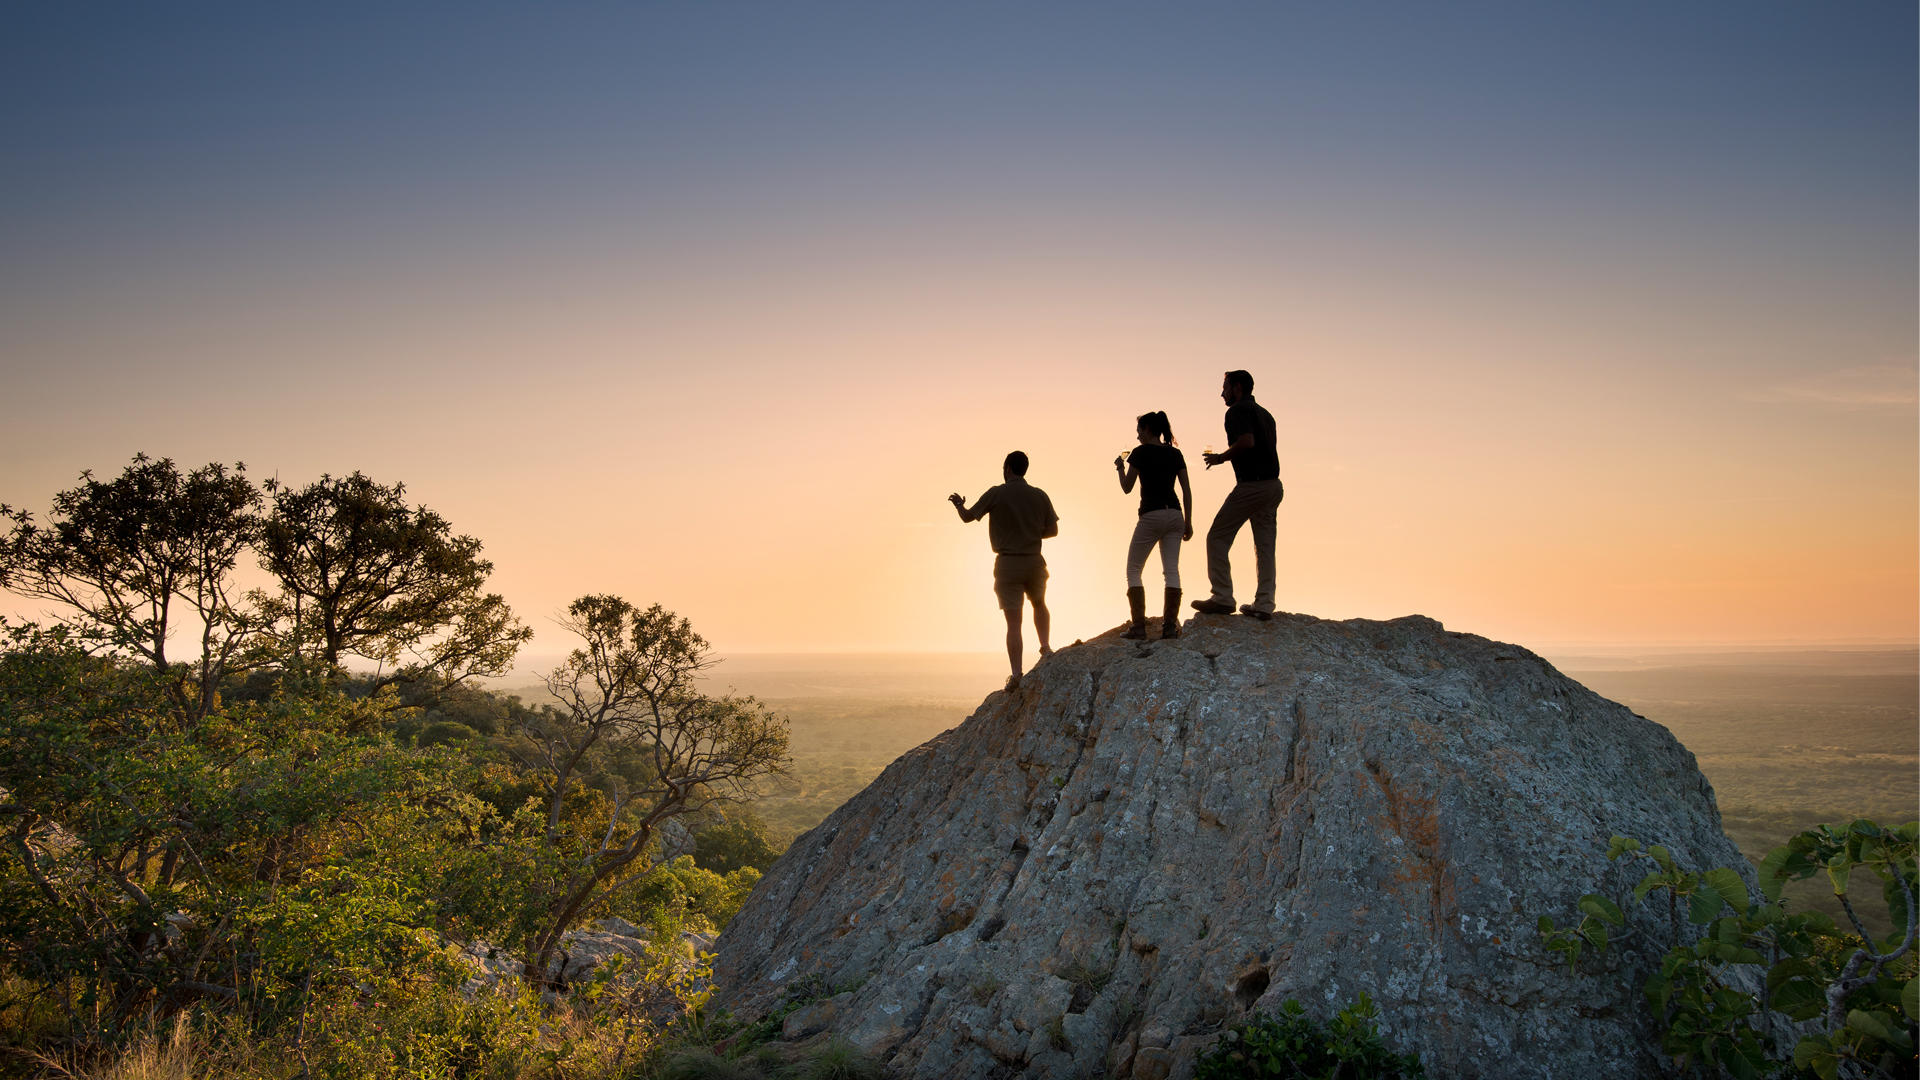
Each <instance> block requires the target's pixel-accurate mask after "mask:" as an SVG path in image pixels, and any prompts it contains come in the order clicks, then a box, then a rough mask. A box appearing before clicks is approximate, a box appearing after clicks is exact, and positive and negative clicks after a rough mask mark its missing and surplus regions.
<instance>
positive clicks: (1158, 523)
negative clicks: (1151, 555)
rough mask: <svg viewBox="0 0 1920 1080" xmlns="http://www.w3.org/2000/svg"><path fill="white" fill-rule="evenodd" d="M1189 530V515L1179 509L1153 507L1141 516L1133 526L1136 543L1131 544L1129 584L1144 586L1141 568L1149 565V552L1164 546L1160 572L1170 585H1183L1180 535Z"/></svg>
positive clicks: (1171, 587)
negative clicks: (1154, 546) (1156, 546)
mask: <svg viewBox="0 0 1920 1080" xmlns="http://www.w3.org/2000/svg"><path fill="white" fill-rule="evenodd" d="M1186 531H1187V516H1186V515H1185V514H1182V513H1181V512H1180V511H1178V510H1150V511H1148V512H1147V513H1144V514H1141V515H1140V524H1138V525H1135V526H1134V527H1133V542H1132V543H1129V544H1128V545H1127V587H1128V588H1130V589H1138V588H1143V587H1145V586H1144V583H1143V582H1142V581H1141V580H1140V570H1141V568H1142V567H1145V566H1146V565H1147V552H1149V551H1152V550H1153V545H1155V544H1159V545H1160V572H1161V574H1163V575H1164V576H1165V577H1166V579H1167V588H1169V589H1177V588H1179V587H1180V534H1181V533H1183V532H1186Z"/></svg>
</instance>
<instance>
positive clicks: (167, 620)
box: [0, 454, 262, 715]
mask: <svg viewBox="0 0 1920 1080" xmlns="http://www.w3.org/2000/svg"><path fill="white" fill-rule="evenodd" d="M80 481H81V482H80V484H79V485H78V486H77V487H73V488H69V489H67V490H66V491H62V492H60V493H59V494H57V495H55V496H54V498H53V511H52V513H51V515H50V516H49V518H48V520H47V522H46V523H45V524H44V525H42V524H36V523H35V521H34V519H33V515H32V514H31V513H28V512H26V511H24V510H17V509H15V508H12V507H8V506H0V521H4V523H5V525H4V531H3V532H0V588H4V589H7V590H9V591H12V592H16V593H20V594H22V595H25V596H32V597H36V598H38V599H42V600H48V601H52V602H53V603H55V604H57V605H59V608H60V611H59V613H58V615H57V618H58V619H59V625H60V626H62V627H63V628H65V629H66V630H67V631H68V632H69V633H70V634H71V635H72V636H73V639H74V640H76V641H83V642H86V643H88V644H89V645H90V646H92V647H95V648H100V647H104V648H107V649H109V650H113V651H115V652H119V653H121V654H124V655H130V656H134V657H137V658H139V659H140V660H142V661H144V662H146V663H148V664H150V665H152V667H153V668H154V670H155V671H156V672H159V673H161V674H163V675H165V676H168V680H167V684H168V686H169V689H170V690H171V692H172V693H173V694H174V695H175V699H176V703H177V704H178V705H179V706H181V707H182V708H185V709H188V710H190V711H192V712H194V713H196V714H199V715H204V714H205V713H206V712H208V711H210V710H211V709H212V707H213V697H214V695H215V693H216V692H217V691H218V689H219V687H220V684H221V683H222V681H224V680H225V679H227V678H228V677H230V676H233V675H236V674H239V673H241V672H243V671H245V670H247V669H248V668H250V667H253V666H257V665H258V663H259V662H260V659H261V656H260V653H259V652H258V650H256V649H255V648H254V645H255V638H256V636H257V634H258V632H259V631H260V629H261V628H262V620H261V618H260V617H259V615H258V614H257V613H256V612H254V611H252V610H250V609H248V608H246V607H245V606H244V605H241V604H239V603H238V602H237V598H236V596H235V595H234V594H235V591H236V590H235V589H234V586H233V585H232V582H231V580H230V575H231V574H232V573H233V570H234V568H235V566H236V565H237V564H238V562H239V559H240V556H241V555H242V553H244V552H245V551H246V550H247V549H248V547H249V546H250V545H251V544H253V543H254V541H255V540H256V539H257V537H258V535H259V529H260V516H259V513H258V511H259V507H260V501H261V497H260V492H259V489H258V488H256V487H255V486H254V484H253V482H252V481H251V480H249V479H247V477H246V466H245V465H236V466H235V467H233V468H232V469H228V468H227V467H226V466H224V465H218V464H213V465H206V466H203V467H201V468H199V469H195V470H194V471H192V472H189V473H182V472H181V471H180V470H179V469H178V468H177V467H175V465H174V463H173V462H172V461H171V460H169V459H166V458H161V459H159V460H158V461H155V460H153V459H151V458H148V457H147V456H146V455H145V454H140V455H136V456H135V457H134V459H133V462H132V463H131V464H129V465H128V466H127V467H126V469H125V470H124V471H123V472H122V473H121V474H120V476H119V477H117V478H115V479H114V480H111V481H100V480H96V479H94V478H93V475H92V474H91V473H82V474H81V475H80ZM183 627H184V628H186V629H188V630H189V631H190V632H191V633H193V634H194V635H195V636H196V638H197V640H196V644H197V645H198V646H199V657H198V659H197V660H196V661H194V662H193V663H191V664H184V663H174V662H172V661H170V660H169V658H168V654H167V647H168V640H169V638H170V637H171V636H172V635H173V633H174V632H175V631H176V630H179V629H182V628H183Z"/></svg>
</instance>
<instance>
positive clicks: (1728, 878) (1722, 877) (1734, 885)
mask: <svg viewBox="0 0 1920 1080" xmlns="http://www.w3.org/2000/svg"><path fill="white" fill-rule="evenodd" d="M1706 878H1707V884H1709V885H1711V886H1713V891H1714V892H1717V893H1719V894H1720V895H1721V896H1723V897H1725V898H1726V901H1727V903H1729V904H1731V905H1733V909H1734V910H1735V911H1739V910H1741V909H1742V908H1745V907H1746V906H1747V899H1748V898H1747V883H1746V882H1744V881H1742V880H1740V875H1739V874H1738V873H1736V872H1735V871H1733V870H1730V869H1728V868H1727V867H1724V866H1721V867H1716V868H1714V869H1712V870H1709V871H1707V873H1706Z"/></svg>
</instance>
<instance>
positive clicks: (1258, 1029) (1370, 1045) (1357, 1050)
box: [1193, 993, 1426, 1080]
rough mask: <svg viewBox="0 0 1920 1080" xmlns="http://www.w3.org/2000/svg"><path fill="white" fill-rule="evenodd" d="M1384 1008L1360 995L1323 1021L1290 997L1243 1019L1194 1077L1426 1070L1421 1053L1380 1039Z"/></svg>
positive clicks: (1357, 1075) (1374, 1078)
mask: <svg viewBox="0 0 1920 1080" xmlns="http://www.w3.org/2000/svg"><path fill="white" fill-rule="evenodd" d="M1379 1014H1380V1010H1379V1008H1378V1007H1376V1006H1375V1005H1374V1003H1373V999H1372V998H1371V997H1369V996H1368V995H1367V994H1365V993H1362V994H1361V995H1360V1000H1358V1001H1356V1002H1354V1003H1353V1004H1352V1005H1349V1006H1347V1007H1346V1008H1344V1009H1341V1010H1340V1011H1339V1012H1337V1013H1335V1014H1334V1016H1333V1019H1331V1020H1329V1021H1326V1022H1324V1023H1323V1022H1321V1021H1320V1020H1317V1019H1315V1018H1313V1017H1310V1016H1308V1015H1307V1011H1306V1009H1305V1008H1304V1007H1303V1006H1301V1004H1300V1003H1299V1002H1298V1001H1294V1000H1292V999H1288V1000H1287V1001H1285V1002H1283V1003H1282V1004H1281V1006H1280V1011H1279V1013H1278V1014H1275V1015H1269V1016H1262V1017H1257V1018H1255V1019H1253V1020H1249V1021H1248V1022H1246V1023H1244V1024H1239V1025H1237V1026H1235V1027H1234V1028H1232V1029H1231V1030H1229V1031H1228V1032H1227V1033H1226V1034H1225V1035H1224V1036H1222V1037H1221V1039H1220V1041H1219V1042H1218V1043H1215V1044H1214V1046H1213V1047H1212V1048H1211V1049H1209V1050H1208V1051H1206V1052H1205V1053H1203V1054H1201V1055H1200V1057H1199V1058H1198V1059H1197V1060H1196V1061H1195V1062H1194V1070H1193V1075H1194V1080H1242V1078H1249V1080H1250V1078H1253V1077H1269V1076H1271V1077H1290V1078H1297V1080H1336V1078H1338V1080H1398V1078H1410V1077H1418V1076H1425V1075H1426V1073H1425V1071H1424V1070H1423V1069H1422V1068H1421V1066H1420V1059H1419V1058H1417V1057H1415V1056H1414V1055H1412V1054H1396V1053H1394V1052H1393V1051H1391V1050H1389V1049H1387V1046H1386V1044H1385V1043H1384V1042H1382V1041H1381V1039H1380V1033H1379V1030H1378V1028H1377V1027H1376V1025H1375V1023H1374V1021H1375V1018H1376V1017H1378V1016H1379Z"/></svg>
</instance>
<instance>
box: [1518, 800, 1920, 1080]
mask: <svg viewBox="0 0 1920 1080" xmlns="http://www.w3.org/2000/svg"><path fill="white" fill-rule="evenodd" d="M1916 836H1920V823H1914V822H1909V823H1907V824H1905V825H1901V826H1898V827H1896V828H1883V827H1882V826H1879V825H1876V824H1875V823H1873V822H1871V821H1867V820H1860V821H1855V822H1853V823H1852V824H1850V825H1847V826H1827V825H1823V826H1819V827H1817V828H1814V829H1810V830H1807V831H1806V832H1803V833H1801V834H1800V835H1798V836H1795V837H1793V838H1792V839H1791V840H1789V841H1788V842H1787V843H1786V844H1784V845H1782V846H1781V847H1779V848H1777V849H1775V850H1774V851H1773V852H1771V853H1770V854H1768V855H1767V857H1766V858H1765V859H1763V860H1762V861H1761V864H1760V869H1759V884H1760V890H1759V892H1758V893H1757V894H1756V893H1753V892H1751V891H1750V890H1749V889H1748V888H1747V886H1746V883H1745V881H1744V880H1743V879H1742V878H1741V876H1740V874H1739V873H1737V872H1736V871H1734V870H1731V869H1728V868H1725V867H1718V868H1715V869H1711V870H1707V871H1705V872H1696V871H1693V870H1689V869H1687V868H1686V867H1684V866H1681V865H1680V864H1679V863H1678V862H1677V861H1676V860H1675V859H1674V857H1673V854H1672V852H1671V851H1669V850H1668V849H1667V848H1665V847H1663V846H1661V845H1658V844H1654V845H1650V846H1649V845H1644V844H1642V843H1641V842H1640V841H1638V840H1634V839H1631V838H1629V837H1622V836H1616V837H1614V838H1613V839H1612V841H1611V843H1609V845H1608V848H1607V857H1608V858H1609V859H1615V860H1617V859H1622V858H1631V859H1636V860H1642V861H1645V862H1647V863H1650V864H1651V868H1650V869H1649V871H1648V873H1647V874H1646V876H1645V877H1643V878H1642V879H1641V881H1640V882H1639V884H1638V885H1636V886H1635V887H1634V889H1633V894H1632V900H1633V903H1634V904H1635V905H1639V904H1644V903H1646V902H1647V901H1648V900H1649V899H1650V898H1653V897H1655V896H1658V895H1661V894H1664V895H1665V897H1666V901H1667V902H1666V912H1667V920H1666V921H1667V923H1668V928H1669V931H1670V933H1671V935H1672V939H1673V940H1674V942H1675V944H1674V945H1673V946H1672V947H1671V948H1670V949H1668V951H1667V952H1666V954H1665V955H1664V956H1663V957H1662V958H1661V961H1660V966H1659V968H1658V969H1657V970H1656V971H1654V972H1653V973H1652V974H1651V975H1649V976H1648V978H1647V981H1646V984H1645V991H1646V995H1647V999H1648V1001H1649V1003H1650V1004H1651V1005H1652V1007H1653V1009H1654V1012H1655V1014H1656V1016H1657V1017H1658V1019H1659V1021H1660V1024H1661V1027H1662V1036H1661V1049H1662V1050H1663V1051H1664V1052H1666V1053H1667V1054H1669V1055H1670V1056H1672V1057H1673V1059H1674V1060H1675V1062H1676V1064H1677V1065H1678V1066H1679V1067H1680V1068H1681V1069H1682V1070H1685V1071H1692V1072H1707V1073H1711V1074H1714V1075H1719V1074H1727V1075H1732V1076H1735V1077H1740V1078H1747V1077H1762V1076H1776V1075H1783V1074H1787V1075H1795V1076H1817V1077H1819V1078H1820V1080H1836V1078H1838V1077H1843V1076H1845V1077H1875V1076H1896V1075H1901V1074H1902V1070H1903V1069H1904V1070H1908V1071H1909V1073H1910V1070H1911V1068H1912V1062H1913V1057H1914V1051H1915V1034H1914V1032H1915V1027H1914V1021H1915V1018H1916V1009H1915V1000H1914V999H1915V996H1916V992H1917V991H1916V988H1917V987H1920V983H1917V982H1916V979H1915V976H1916V974H1920V963H1916V960H1915V954H1914V943H1915V926H1914V922H1915V904H1916V889H1917V881H1916V873H1915V839H1916ZM1815 875H1825V877H1826V878H1827V880H1828V881H1829V883H1830V884H1831V885H1832V887H1833V890H1834V896H1835V898H1836V899H1837V901H1838V902H1839V904H1840V906H1841V908H1842V910H1843V911H1844V912H1845V913H1846V914H1847V916H1848V918H1849V920H1850V921H1851V922H1852V930H1853V933H1852V934H1848V933H1845V932H1844V931H1842V930H1841V929H1840V928H1839V927H1838V926H1837V925H1835V923H1834V921H1833V920H1832V919H1830V918H1828V917H1827V916H1826V915H1823V914H1820V913H1818V912H1790V911H1789V910H1788V909H1787V906H1786V905H1785V904H1784V903H1782V902H1781V900H1780V897H1781V893H1782V889H1783V887H1784V886H1785V885H1786V884H1788V883H1790V882H1794V881H1800V880H1805V879H1807V878H1809V877H1813V876H1815ZM1863 879H1868V880H1871V881H1873V882H1874V883H1875V884H1877V885H1878V886H1879V888H1878V889H1876V890H1874V891H1875V892H1876V893H1877V894H1878V898H1879V899H1880V900H1881V901H1882V902H1883V903H1884V904H1885V906H1886V908H1887V915H1888V918H1889V919H1890V921H1891V924H1892V926H1893V932H1892V933H1890V934H1887V935H1884V936H1882V937H1880V938H1878V939H1876V938H1875V937H1874V936H1873V935H1871V934H1869V933H1868V931H1867V930H1866V929H1865V928H1864V926H1863V925H1862V924H1861V921H1860V919H1859V918H1858V917H1857V916H1856V915H1855V907H1854V904H1855V900H1856V898H1857V896H1858V892H1859V884H1860V882H1861V881H1862V880H1863ZM1579 906H1580V911H1581V918H1580V920H1579V922H1577V923H1575V924H1574V925H1572V926H1569V927H1564V928H1562V927H1559V926H1557V925H1556V924H1555V923H1554V921H1553V919H1552V918H1550V917H1548V916H1542V917H1541V918H1540V923H1539V926H1540V932H1541V936H1542V939H1543V942H1544V944H1545V946H1546V947H1547V948H1548V949H1549V950H1551V951H1554V952H1558V953H1560V954H1561V955H1562V956H1564V957H1565V958H1566V960H1567V963H1568V966H1569V968H1570V969H1573V968H1577V966H1578V964H1579V962H1580V958H1581V955H1582V954H1583V952H1585V951H1587V950H1593V951H1595V952H1603V951H1605V950H1606V949H1607V948H1608V947H1609V945H1610V944H1612V943H1615V942H1618V941H1620V940H1622V939H1623V938H1625V937H1627V936H1629V935H1630V934H1632V933H1633V932H1634V931H1633V930H1632V929H1631V928H1630V927H1629V926H1628V921H1627V918H1626V914H1625V913H1624V912H1623V911H1622V910H1621V908H1620V906H1619V905H1618V904H1616V903H1614V902H1613V901H1612V900H1609V899H1607V898H1606V897H1603V896H1599V895H1597V894H1589V895H1587V896H1583V897H1581V899H1580V905H1579ZM1683 912H1684V921H1683V918H1682V913H1683ZM1688 927H1692V928H1693V929H1692V930H1691V932H1689V931H1688V930H1687V928H1688ZM1737 972H1738V973H1744V978H1742V977H1740V976H1736V974H1735V973H1737ZM1743 985H1760V986H1762V987H1763V989H1761V990H1759V991H1758V992H1748V991H1747V990H1744V989H1742V988H1741V987H1742V986H1743ZM1768 1013H1773V1014H1778V1018H1780V1019H1784V1020H1788V1021H1793V1022H1799V1023H1806V1022H1817V1023H1818V1025H1819V1029H1818V1030H1815V1031H1813V1032H1812V1033H1809V1034H1804V1035H1802V1036H1800V1037H1799V1039H1798V1040H1797V1041H1796V1043H1795V1044H1794V1045H1793V1046H1792V1047H1791V1048H1787V1047H1779V1046H1775V1045H1772V1044H1771V1042H1770V1040H1769V1039H1768V1038H1767V1037H1766V1036H1765V1035H1764V1034H1763V1032H1762V1029H1761V1021H1762V1020H1764V1019H1766V1014H1768Z"/></svg>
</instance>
